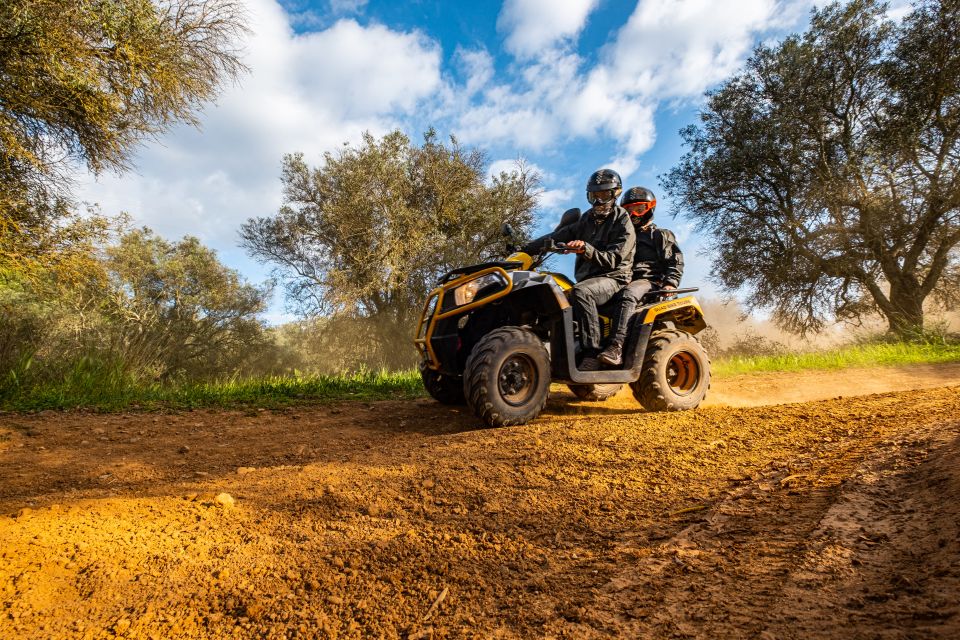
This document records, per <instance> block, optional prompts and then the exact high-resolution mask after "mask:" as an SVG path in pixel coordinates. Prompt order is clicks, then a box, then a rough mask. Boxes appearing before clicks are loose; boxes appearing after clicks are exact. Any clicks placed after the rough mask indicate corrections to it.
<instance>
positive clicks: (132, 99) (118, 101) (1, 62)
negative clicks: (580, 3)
mask: <svg viewBox="0 0 960 640" xmlns="http://www.w3.org/2000/svg"><path fill="white" fill-rule="evenodd" d="M244 32H245V27H244V13H243V9H242V5H241V4H240V2H239V1H237V0H82V1H79V2H78V1H77V0H3V2H0V275H2V272H3V271H4V270H6V271H9V270H12V269H14V268H15V267H16V266H17V265H20V266H21V269H20V275H27V276H30V275H31V274H35V272H36V271H37V270H38V269H39V270H41V271H42V270H43V269H45V268H48V267H49V266H50V265H51V264H53V265H56V264H59V263H60V262H58V261H57V260H56V259H55V258H52V257H51V256H50V254H49V252H44V248H45V247H46V246H48V245H49V244H50V242H49V239H50V237H54V238H60V239H62V238H63V237H64V235H65V233H66V234H67V235H69V234H70V233H74V234H76V232H77V231H78V230H79V229H80V227H78V226H77V225H75V224H73V223H72V222H71V221H70V220H69V219H68V218H69V217H70V216H69V209H70V203H69V186H70V176H71V174H72V173H73V172H74V171H75V170H76V169H77V168H78V167H86V168H88V169H90V170H92V171H94V172H99V171H103V170H105V169H115V170H123V169H126V168H127V167H128V165H129V160H130V154H131V153H132V151H133V149H134V148H135V145H136V143H138V142H140V141H142V140H143V139H145V138H148V137H150V136H152V135H156V134H158V133H160V132H162V131H164V130H166V129H167V128H168V127H170V126H171V125H173V124H175V123H177V122H188V123H192V124H195V123H196V113H197V110H198V109H199V108H200V106H201V105H202V104H203V103H205V102H206V101H209V100H211V99H212V98H214V97H215V95H216V93H217V91H218V90H219V89H220V88H221V86H222V85H223V84H224V82H226V81H228V80H231V79H234V78H235V77H236V76H237V75H238V74H239V73H240V72H241V71H242V70H243V68H244V67H243V64H242V62H241V61H240V57H239V53H240V52H239V50H238V48H237V42H238V39H239V37H240V36H242V35H243V33H244ZM65 229H66V231H65ZM53 244H56V242H54V243H53ZM81 244H82V243H81ZM73 266H74V267H75V266H77V265H76V263H73ZM71 268H72V267H71ZM68 271H69V270H68ZM66 275H67V276H68V277H71V274H69V273H67V274H66Z"/></svg>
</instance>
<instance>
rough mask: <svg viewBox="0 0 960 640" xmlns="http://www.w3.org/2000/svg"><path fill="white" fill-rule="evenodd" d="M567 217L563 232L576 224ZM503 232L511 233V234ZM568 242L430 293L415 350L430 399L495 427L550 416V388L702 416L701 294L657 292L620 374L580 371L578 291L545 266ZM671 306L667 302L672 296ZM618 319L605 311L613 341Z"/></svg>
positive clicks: (450, 278)
mask: <svg viewBox="0 0 960 640" xmlns="http://www.w3.org/2000/svg"><path fill="white" fill-rule="evenodd" d="M579 216H580V210H579V209H570V210H569V211H567V212H566V213H564V215H563V218H562V219H561V221H560V225H559V226H558V228H559V227H562V226H564V225H565V224H569V223H571V222H573V221H575V220H576V219H577V218H578V217H579ZM504 233H505V234H507V235H508V236H509V235H510V234H511V231H510V229H509V227H506V226H505V227H504ZM565 249H566V247H565V246H564V245H562V244H555V245H552V246H548V247H547V248H546V249H545V250H544V251H543V253H541V254H540V255H539V256H536V257H534V256H530V255H527V254H526V253H522V252H516V253H513V254H512V255H511V256H510V257H508V258H507V259H506V260H504V261H497V262H485V263H483V264H475V265H471V266H469V267H461V268H459V269H454V270H453V271H450V272H449V273H447V274H446V275H444V276H443V277H442V278H441V279H440V283H439V285H438V286H437V288H436V289H434V290H433V291H432V292H430V295H429V297H428V298H427V302H426V304H425V305H424V309H423V314H422V316H421V318H420V322H419V323H418V325H417V333H416V336H415V338H414V345H415V346H416V348H417V350H418V351H419V353H420V356H421V358H422V360H421V363H420V374H421V376H422V378H423V385H424V387H426V389H427V391H428V392H429V393H430V395H431V396H433V397H434V398H435V399H436V400H438V401H439V402H442V403H444V404H462V403H464V402H466V404H468V405H469V406H470V407H471V409H473V412H474V413H475V414H476V415H477V416H478V417H480V418H481V419H482V420H483V421H484V422H486V423H487V424H488V425H490V426H504V425H515V424H524V423H526V422H529V421H530V420H533V419H534V418H536V417H537V415H538V414H539V413H540V412H541V411H542V410H543V407H544V405H545V404H546V402H547V396H548V395H549V391H550V382H551V381H554V382H561V383H566V384H567V385H569V387H570V389H571V391H573V392H574V394H576V395H577V396H578V397H579V398H581V399H586V400H605V399H606V398H608V397H610V396H611V395H613V394H615V393H616V392H617V391H618V390H619V389H620V388H621V387H622V386H623V385H624V384H629V385H630V388H631V389H632V390H633V395H634V397H635V398H636V399H637V400H638V401H639V402H640V404H641V405H643V407H644V408H646V409H648V410H650V411H679V410H686V409H694V408H696V407H697V406H699V405H700V402H701V401H702V400H703V398H704V396H706V393H707V389H708V388H709V387H710V360H709V358H708V357H707V353H706V351H705V350H704V349H703V347H702V346H701V344H700V342H699V341H698V340H697V339H696V338H695V337H694V336H695V334H697V333H698V332H700V331H702V330H703V329H704V328H705V327H706V322H705V321H704V318H703V311H702V310H701V309H700V305H699V303H698V302H697V300H696V298H694V297H692V296H688V297H681V298H675V297H673V296H675V295H676V294H681V293H689V292H692V291H696V290H697V289H677V290H670V291H651V292H650V293H649V294H647V296H646V297H645V298H644V299H643V301H641V303H640V306H639V307H638V308H637V313H636V314H635V315H634V317H633V319H632V320H631V324H630V329H629V334H628V336H627V341H626V344H625V345H624V351H623V354H624V358H623V365H622V367H621V368H619V369H605V370H601V371H581V370H580V369H578V368H577V362H578V358H577V356H578V328H577V326H576V323H575V322H574V320H573V309H572V307H571V306H570V302H569V300H568V299H567V296H568V293H569V291H570V290H571V289H572V288H573V283H572V282H571V281H570V280H569V279H568V278H567V277H566V276H564V275H563V274H559V273H551V272H545V271H544V272H541V271H537V268H538V267H540V266H541V265H542V264H543V261H544V260H545V258H546V257H547V256H548V254H549V253H551V252H556V253H563V252H565ZM667 296H670V299H666V300H664V299H663V298H664V297H667ZM610 311H612V308H609V309H608V308H604V307H601V308H600V324H601V328H602V331H603V335H604V337H607V336H608V335H609V332H610V329H611V322H610V313H609V312H610Z"/></svg>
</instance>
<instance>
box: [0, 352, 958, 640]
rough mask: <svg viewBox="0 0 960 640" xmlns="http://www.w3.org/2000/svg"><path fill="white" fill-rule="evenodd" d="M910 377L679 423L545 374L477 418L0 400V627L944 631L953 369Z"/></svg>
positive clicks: (824, 385) (952, 524) (727, 633)
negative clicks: (121, 408)
mask: <svg viewBox="0 0 960 640" xmlns="http://www.w3.org/2000/svg"><path fill="white" fill-rule="evenodd" d="M928 373H929V376H930V380H928V381H927V382H923V381H921V380H920V376H919V375H918V373H917V370H915V369H906V370H901V371H900V372H899V374H898V373H897V372H895V371H891V370H878V371H857V372H852V373H851V374H850V376H848V377H834V378H831V379H830V380H824V379H823V378H822V376H823V374H814V375H811V374H800V375H798V374H794V375H795V377H794V378H790V377H789V376H782V375H776V376H760V377H752V378H742V379H740V380H738V381H733V382H731V381H726V382H723V383H722V384H717V385H716V387H715V391H717V393H716V394H714V395H715V396H718V400H719V402H722V403H723V404H724V405H733V404H738V403H739V404H745V405H746V404H755V403H756V402H757V400H756V398H757V396H756V392H755V391H754V390H755V389H766V391H764V392H763V394H762V395H763V397H764V398H765V399H766V402H776V401H777V400H779V399H781V398H780V397H778V396H777V394H778V393H780V395H781V396H786V397H787V398H788V399H791V400H795V401H796V400H798V398H796V397H795V396H787V395H786V394H788V393H794V392H795V390H796V389H801V388H802V389H806V390H807V391H806V393H807V394H814V395H812V396H811V395H808V396H801V397H800V398H799V399H800V400H809V399H810V398H811V397H817V395H816V394H817V393H823V392H824V391H825V390H830V393H829V394H828V397H830V398H833V399H830V400H822V401H807V402H804V403H795V404H782V405H776V406H740V407H737V406H712V407H704V408H701V409H700V410H698V411H695V412H688V413H680V414H649V413H644V412H643V411H641V410H640V409H638V407H637V405H636V404H635V403H634V404H631V403H630V401H629V397H628V396H618V397H617V398H615V399H613V400H611V401H609V402H607V403H580V402H576V401H574V400H573V397H572V396H571V395H569V394H566V393H562V392H558V393H556V394H555V395H554V397H553V398H552V399H551V401H550V403H549V405H548V408H547V411H546V412H545V414H544V415H543V416H542V417H541V418H540V419H538V420H537V421H536V422H534V423H532V424H529V425H526V426H523V427H512V428H505V429H495V430H492V429H480V428H479V426H478V424H477V422H476V420H475V419H473V418H472V417H471V416H469V415H467V413H466V412H465V411H464V410H462V409H460V410H458V409H451V408H449V407H442V406H440V405H438V404H436V403H434V402H432V401H427V400H422V401H414V402H382V403H370V404H368V403H354V404H341V405H337V406H324V407H311V408H300V409H296V410H288V411H282V412H270V411H247V412H237V411H234V412H214V411H194V412H186V413H176V414H162V415H158V414H124V415H106V416H100V415H93V414H83V413H67V414H58V413H46V414H40V415H33V416H22V415H10V414H6V415H0V478H2V479H0V637H3V638H113V637H126V638H221V637H245V638H246V637H256V638H259V637H267V638H294V637H304V638H312V637H320V638H367V637H385V638H396V637H402V638H445V637H456V638H460V637H483V638H529V637H537V638H541V637H543V638H550V637H553V638H609V637H650V638H664V637H678V638H680V637H697V638H810V637H821V638H956V637H960V462H958V457H960V387H958V386H938V387H935V388H930V389H919V390H913V391H904V390H903V389H909V388H911V386H917V387H921V386H928V382H929V383H930V384H939V385H944V384H956V382H957V377H958V376H960V368H958V367H944V368H930V369H929V371H928ZM830 375H832V376H836V375H837V374H830ZM887 375H894V382H892V383H891V384H892V385H894V386H892V387H888V389H887V390H889V389H890V388H893V389H897V391H896V392H890V393H882V394H878V395H869V396H862V397H850V396H852V395H853V394H854V393H855V392H856V391H857V390H858V389H866V390H867V391H881V390H884V389H878V388H876V387H875V386H869V387H866V386H860V385H863V384H866V382H867V381H868V382H869V384H871V385H873V384H875V381H876V380H878V379H880V377H881V376H887ZM897 375H901V377H896V376H897ZM818 381H819V383H820V384H818ZM777 389H779V391H776V390H777ZM841 395H842V396H844V397H843V398H842V399H836V396H841ZM712 397H713V396H712ZM737 398H739V400H737Z"/></svg>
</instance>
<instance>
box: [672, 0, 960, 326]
mask: <svg viewBox="0 0 960 640" xmlns="http://www.w3.org/2000/svg"><path fill="white" fill-rule="evenodd" d="M700 119H701V124H700V126H691V127H688V128H687V129H685V130H683V131H682V132H681V134H682V135H683V138H684V141H685V143H686V145H687V146H688V147H689V152H688V153H687V154H686V155H685V156H684V158H683V159H682V161H681V162H680V163H679V165H678V166H676V167H675V168H674V169H673V170H672V171H671V172H670V173H669V174H667V175H666V176H665V178H664V182H665V186H666V188H667V190H668V192H669V193H670V194H671V195H673V196H674V197H676V198H677V199H678V200H679V201H680V203H681V206H682V207H683V208H684V209H686V210H687V211H689V213H690V214H691V215H692V216H693V217H694V219H695V220H696V221H697V222H698V223H699V225H700V227H701V229H704V230H707V231H709V232H710V233H711V235H712V238H713V249H714V251H715V252H716V255H717V261H716V263H715V266H714V276H715V277H716V278H717V279H718V280H719V281H720V282H721V283H722V284H723V285H724V286H725V287H727V288H729V289H731V290H739V289H741V288H745V289H746V290H747V291H748V292H749V295H750V300H751V302H752V303H753V304H754V305H755V306H764V307H770V308H772V309H773V310H774V312H775V316H776V318H777V319H778V320H779V321H781V323H783V324H785V325H786V326H788V327H790V328H793V329H799V330H801V331H805V330H811V329H813V330H815V329H818V328H820V327H821V326H822V325H823V323H824V322H825V321H827V320H828V319H830V318H831V317H834V316H836V317H840V318H849V319H857V318H860V317H861V316H862V314H864V313H866V312H873V311H879V312H880V313H881V314H883V315H884V316H885V317H886V318H887V320H888V322H889V324H890V328H891V330H892V331H894V332H896V333H898V334H900V335H907V334H908V333H910V332H911V331H912V330H914V329H915V328H916V327H919V326H921V325H922V322H923V303H924V301H925V300H926V299H927V298H928V297H929V296H930V295H931V294H934V293H936V294H939V295H940V296H941V297H942V298H949V297H951V296H956V292H957V290H958V289H957V284H958V281H960V279H958V276H960V271H958V261H957V257H958V256H957V246H958V243H960V1H958V0H942V1H931V0H927V1H924V2H920V3H918V4H917V5H916V6H915V8H914V10H913V12H912V13H911V14H910V15H908V16H907V17H906V18H905V19H904V20H903V22H902V23H900V24H891V23H890V22H889V21H888V20H887V19H886V17H885V5H884V4H881V3H879V2H876V1H874V0H853V1H852V2H850V3H848V4H843V5H841V4H836V3H835V4H831V5H829V6H827V7H825V8H823V9H821V10H818V11H814V12H813V15H812V20H811V24H810V28H809V30H808V31H807V32H806V33H804V34H802V35H795V36H791V37H789V38H787V39H785V40H784V41H783V42H781V43H780V44H778V45H775V46H760V47H758V48H757V49H756V50H755V51H754V54H753V56H752V57H751V58H750V60H749V61H748V63H747V66H746V69H745V70H744V71H743V72H742V73H741V74H739V75H737V76H735V77H733V78H731V79H730V80H728V81H727V82H726V83H724V84H723V86H722V87H720V88H719V89H718V90H717V91H715V92H714V93H712V94H710V95H709V99H708V102H707V106H706V108H705V109H704V111H703V112H702V113H701V116H700Z"/></svg>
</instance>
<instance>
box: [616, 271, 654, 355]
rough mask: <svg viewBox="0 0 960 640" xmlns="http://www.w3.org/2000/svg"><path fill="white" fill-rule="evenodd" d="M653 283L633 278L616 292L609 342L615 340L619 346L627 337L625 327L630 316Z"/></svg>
mask: <svg viewBox="0 0 960 640" xmlns="http://www.w3.org/2000/svg"><path fill="white" fill-rule="evenodd" d="M653 288H654V287H653V283H652V282H650V281H649V280H634V281H633V282H631V283H630V284H628V285H627V286H625V287H624V288H623V289H621V290H620V293H618V294H617V300H618V301H619V304H618V305H617V310H616V311H615V312H614V313H615V315H614V317H613V331H612V332H611V335H610V342H611V343H613V342H616V343H617V344H619V345H620V346H621V347H622V346H623V342H624V340H626V338H627V327H629V326H630V318H632V317H633V314H634V312H636V310H637V305H638V304H640V301H641V300H642V299H643V296H645V295H647V294H648V293H649V292H650V291H653Z"/></svg>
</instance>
